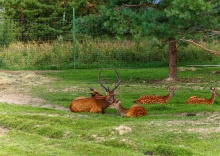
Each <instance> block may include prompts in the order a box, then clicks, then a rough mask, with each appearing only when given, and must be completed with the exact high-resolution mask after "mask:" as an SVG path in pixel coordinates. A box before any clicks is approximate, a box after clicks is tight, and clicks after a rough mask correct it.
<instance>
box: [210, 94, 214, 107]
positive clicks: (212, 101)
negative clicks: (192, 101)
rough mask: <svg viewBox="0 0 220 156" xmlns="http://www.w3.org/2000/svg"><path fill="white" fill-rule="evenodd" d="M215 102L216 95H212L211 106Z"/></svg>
mask: <svg viewBox="0 0 220 156" xmlns="http://www.w3.org/2000/svg"><path fill="white" fill-rule="evenodd" d="M214 100H215V93H212V97H211V99H210V104H213V103H214Z"/></svg>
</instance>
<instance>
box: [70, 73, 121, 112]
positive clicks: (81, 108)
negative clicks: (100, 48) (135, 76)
mask: <svg viewBox="0 0 220 156" xmlns="http://www.w3.org/2000/svg"><path fill="white" fill-rule="evenodd" d="M114 70H115V69H114ZM101 71H102V69H101V70H100V72H99V74H98V81H99V84H100V85H101V86H102V87H103V88H104V89H105V91H106V95H105V96H98V97H96V98H84V99H79V100H73V101H72V102H71V104H70V110H71V111H72V112H91V113H101V112H103V110H104V109H106V108H107V107H108V106H109V105H110V104H112V103H113V101H114V100H115V98H114V95H115V89H116V88H118V86H119V85H120V83H121V79H120V76H119V74H118V72H117V70H115V72H116V74H117V77H118V82H117V84H116V85H115V87H114V88H113V89H112V90H109V88H107V87H105V86H104V85H103V83H102V81H101V79H100V74H101Z"/></svg>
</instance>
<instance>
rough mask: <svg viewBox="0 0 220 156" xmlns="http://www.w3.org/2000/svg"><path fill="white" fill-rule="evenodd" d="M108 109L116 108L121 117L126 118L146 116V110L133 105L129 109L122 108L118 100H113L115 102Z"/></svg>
mask: <svg viewBox="0 0 220 156" xmlns="http://www.w3.org/2000/svg"><path fill="white" fill-rule="evenodd" d="M109 108H116V110H117V111H118V113H119V114H120V115H121V116H126V117H138V116H145V115H146V114H147V111H146V109H145V108H144V107H142V106H140V105H139V104H134V105H133V106H132V107H130V108H129V109H127V108H124V107H122V106H121V101H120V100H119V99H115V101H114V102H113V103H112V104H111V105H110V106H109Z"/></svg>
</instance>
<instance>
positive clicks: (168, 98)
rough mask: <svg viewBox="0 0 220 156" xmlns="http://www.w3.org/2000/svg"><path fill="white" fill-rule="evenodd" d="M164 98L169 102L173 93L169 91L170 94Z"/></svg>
mask: <svg viewBox="0 0 220 156" xmlns="http://www.w3.org/2000/svg"><path fill="white" fill-rule="evenodd" d="M163 98H164V100H165V101H166V102H167V101H169V100H170V98H171V94H170V93H169V94H168V95H166V96H163Z"/></svg>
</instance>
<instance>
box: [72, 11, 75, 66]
mask: <svg viewBox="0 0 220 156" xmlns="http://www.w3.org/2000/svg"><path fill="white" fill-rule="evenodd" d="M72 21H73V23H72V25H73V27H72V45H73V47H72V48H76V36H75V33H76V32H75V9H74V8H73V20H72ZM73 50H74V49H73ZM75 55H76V54H75V52H74V54H73V66H74V69H76V63H75V62H76V56H75Z"/></svg>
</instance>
